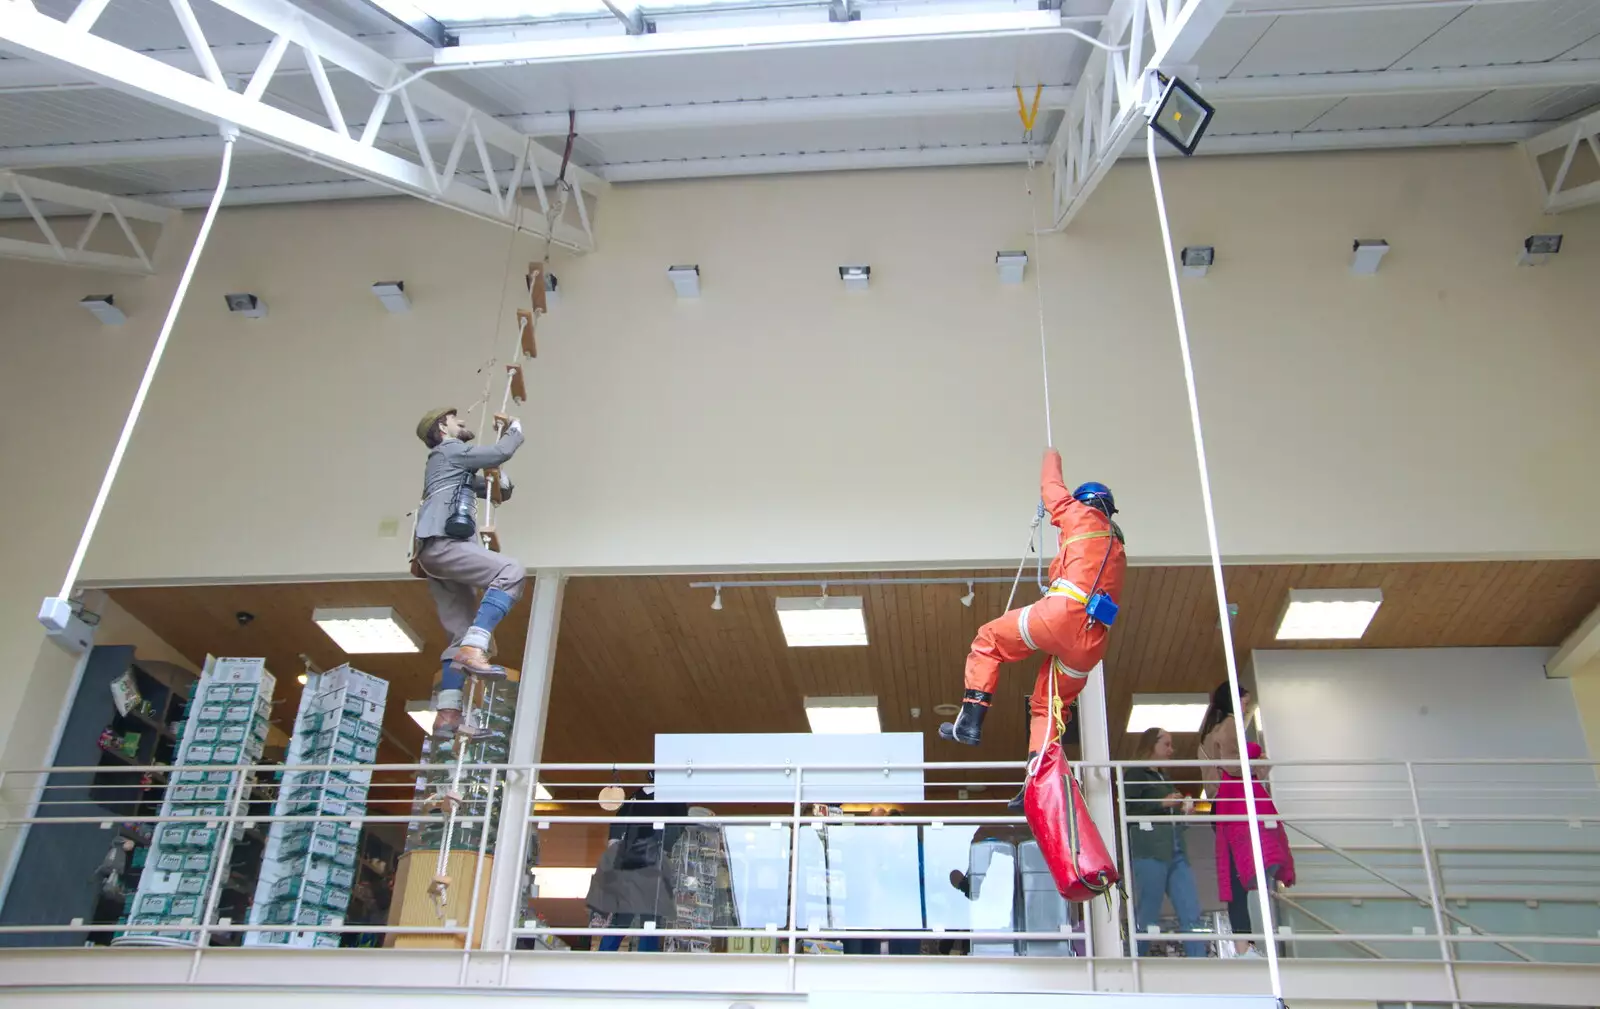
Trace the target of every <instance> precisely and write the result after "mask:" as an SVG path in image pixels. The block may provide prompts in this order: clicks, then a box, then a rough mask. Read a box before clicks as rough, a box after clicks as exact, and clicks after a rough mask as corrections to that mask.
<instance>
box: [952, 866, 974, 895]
mask: <svg viewBox="0 0 1600 1009" xmlns="http://www.w3.org/2000/svg"><path fill="white" fill-rule="evenodd" d="M950 885H951V886H953V887H955V888H956V889H957V890H960V891H961V896H963V897H965V898H967V899H968V900H971V899H972V880H971V879H970V878H968V876H967V874H966V873H964V872H962V871H961V870H960V869H951V870H950Z"/></svg>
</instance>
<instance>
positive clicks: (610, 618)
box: [111, 561, 1600, 763]
mask: <svg viewBox="0 0 1600 1009" xmlns="http://www.w3.org/2000/svg"><path fill="white" fill-rule="evenodd" d="M1010 574H1012V572H1010V571H1005V572H991V571H970V572H951V571H940V572H929V573H928V576H930V577H932V576H936V577H942V578H951V577H954V578H967V577H982V576H994V575H1003V576H1009V575H1010ZM716 577H717V576H715V575H704V576H695V577H691V576H688V575H671V576H648V577H595V578H575V579H573V580H572V581H571V582H569V583H568V587H567V592H566V598H565V602H564V604H563V609H562V621H561V636H560V639H559V641H558V642H557V650H556V670H555V680H554V684H553V686H552V692H551V710H550V717H549V723H548V730H547V737H546V747H545V757H546V759H548V760H551V761H571V762H576V761H583V762H597V763H606V762H613V761H614V762H634V761H647V760H649V759H650V757H651V755H652V753H653V739H654V736H655V734H656V733H658V732H804V731H806V729H807V724H806V719H805V713H804V709H803V704H802V699H803V698H804V697H806V696H838V695H873V696H876V697H877V698H878V702H879V710H880V713H881V716H882V719H883V724H884V728H885V729H887V730H890V731H897V732H917V731H920V732H923V733H925V734H926V735H927V736H928V743H927V750H926V752H927V755H928V759H930V760H972V759H988V760H995V759H1009V758H1012V757H1018V756H1020V755H1021V753H1022V751H1023V748H1024V746H1025V740H1026V736H1025V732H1026V719H1025V718H1024V715H1023V705H1024V701H1023V698H1024V697H1025V696H1026V694H1027V692H1028V689H1029V688H1030V686H1031V684H1032V680H1033V675H1034V672H1035V670H1036V669H1037V663H1036V662H1033V661H1030V662H1026V663H1019V664H1016V665H1015V666H1012V667H1008V668H1007V669H1006V670H1005V672H1004V678H1003V680H1002V685H1001V689H1000V693H999V696H998V699H997V702H996V704H995V707H994V710H993V711H992V712H991V714H990V716H989V719H988V722H987V724H986V726H985V738H986V743H985V745H984V746H983V747H982V748H979V749H969V748H966V747H960V746H956V745H954V744H950V743H945V742H943V741H941V740H939V739H938V738H937V737H936V735H935V729H936V728H937V726H938V723H939V722H940V721H941V720H942V719H941V718H940V716H938V715H935V714H934V713H933V709H934V706H935V705H938V704H945V703H954V702H956V701H957V700H959V699H960V696H961V672H962V666H963V662H964V659H965V656H966V651H967V646H968V645H969V643H970V642H971V640H972V637H973V635H974V634H975V633H976V631H977V629H978V626H979V624H980V623H981V622H982V621H984V620H986V619H989V618H990V617H992V616H993V615H995V614H997V613H999V612H1000V611H1001V609H1002V607H1003V606H1004V605H1005V601H1006V594H1007V590H1008V589H1009V585H1008V584H987V585H978V586H976V587H975V590H976V600H975V602H974V604H973V605H972V606H971V607H965V606H962V605H961V602H960V599H961V596H962V595H963V594H964V593H965V591H966V590H965V586H964V585H904V584H898V585H869V586H844V585H838V586H835V587H834V588H833V589H832V592H831V594H833V595H860V596H862V597H863V599H864V600H865V608H866V618H867V633H868V638H869V642H870V644H869V645H867V646H866V647H856V648H789V647H787V646H786V644H785V643H784V639H783V634H782V632H781V630H780V629H779V627H778V622H777V618H776V616H775V614H774V610H773V599H774V598H775V597H777V596H806V595H815V594H816V589H814V588H785V587H772V588H767V587H759V588H728V589H724V590H723V592H722V602H723V608H722V609H721V610H713V609H711V600H712V593H711V591H710V590H707V589H690V588H689V583H690V582H691V581H714V580H715V578H716ZM728 577H729V578H730V579H731V580H751V579H752V576H750V575H739V576H732V575H730V576H728ZM774 577H775V578H776V577H782V578H792V577H794V576H792V575H787V576H774ZM806 577H808V578H809V577H815V578H817V579H818V580H824V579H830V578H831V579H835V580H837V579H841V578H862V577H875V576H874V575H872V574H865V573H861V572H853V573H849V574H845V573H840V572H832V573H821V574H817V575H814V576H809V575H808V576H806ZM876 577H888V578H909V577H916V574H915V573H911V572H883V573H880V574H879V575H877V576H876ZM1030 579H1031V572H1029V573H1028V574H1027V575H1025V577H1024V585H1023V586H1022V588H1021V589H1020V590H1019V594H1018V602H1019V603H1020V602H1023V601H1026V600H1027V599H1028V598H1030V597H1031V596H1032V592H1031V590H1030V588H1029V585H1030V584H1031V581H1030ZM1226 582H1227V586H1228V596H1229V599H1230V600H1231V601H1232V602H1234V603H1235V604H1236V605H1237V606H1238V615H1237V617H1236V618H1235V620H1234V622H1233V630H1234V635H1235V643H1236V646H1237V648H1238V650H1239V654H1240V655H1241V657H1242V656H1244V655H1246V654H1248V653H1249V651H1250V650H1252V649H1255V648H1272V647H1298V648H1338V647H1352V646H1355V647H1363V648H1419V647H1447V646H1481V647H1487V646H1512V645H1549V646H1553V645H1556V644H1558V643H1559V642H1560V641H1561V640H1562V639H1563V638H1564V637H1565V636H1566V635H1567V634H1568V633H1569V632H1570V631H1571V630H1572V628H1574V627H1576V626H1577V625H1578V623H1579V622H1580V621H1581V620H1582V619H1583V618H1584V617H1585V616H1586V615H1587V614H1588V613H1589V612H1590V611H1591V610H1593V609H1594V608H1595V607H1596V606H1597V605H1600V561H1504V562H1473V563H1429V564H1339V565H1304V564H1296V565H1259V566H1236V567H1231V568H1229V569H1228V570H1227V572H1226ZM1338 587H1354V588H1370V587H1376V588H1381V589H1382V590H1383V592H1384V604H1383V606H1382V607H1381V608H1379V610H1378V613H1377V616H1376V617H1375V618H1374V619H1373V622H1372V625H1371V627H1369V628H1368V631H1367V634H1366V637H1365V638H1363V639H1362V640H1361V641H1360V642H1355V643H1349V644H1342V643H1330V642H1316V643H1295V644H1285V645H1279V644H1278V643H1277V642H1276V641H1274V639H1273V635H1274V633H1275V631H1276V629H1277V622H1278V618H1279V616H1280V615H1281V612H1282V608H1283V605H1284V602H1285V599H1286V594H1287V592H1288V590H1289V589H1290V588H1338ZM111 594H112V596H113V598H115V599H116V601H117V602H118V603H119V604H121V605H122V606H123V607H124V608H125V609H127V610H128V611H129V612H130V613H131V614H132V615H133V616H135V617H136V618H138V619H139V620H140V621H142V622H143V623H145V624H146V625H147V626H148V627H150V629H151V630H152V631H154V632H155V633H156V634H157V635H159V636H160V637H162V638H164V639H165V640H166V641H167V642H168V643H170V644H171V645H172V646H173V647H174V648H176V649H178V650H179V651H180V652H182V653H183V654H184V655H186V656H187V657H189V658H190V659H191V660H193V661H196V662H198V661H200V660H202V659H203V658H204V657H205V655H206V653H208V652H209V653H211V654H216V655H263V656H266V658H267V660H268V666H269V668H271V669H272V670H273V672H274V673H276V674H277V676H278V681H279V682H278V693H277V696H278V698H279V701H280V703H279V706H278V708H277V711H278V719H277V720H278V721H279V722H280V723H286V722H287V720H288V719H289V718H290V717H292V712H293V711H294V710H295V705H296V704H297V703H298V697H299V687H298V685H297V684H296V683H295V679H294V677H295V674H296V673H297V672H298V671H299V669H300V663H299V661H298V659H297V658H296V656H297V655H298V654H299V653H301V652H304V653H306V654H308V655H310V656H311V658H312V659H313V661H315V662H317V663H318V664H319V665H320V666H322V667H329V666H333V665H337V664H338V663H340V662H342V661H345V659H346V656H344V655H342V654H341V653H340V651H339V649H338V648H337V646H335V645H334V644H333V642H332V641H331V640H329V639H328V638H327V637H326V636H325V635H324V634H323V633H322V632H321V631H320V630H319V629H318V628H317V627H316V626H315V625H314V624H313V623H312V622H311V611H312V610H313V609H314V608H316V607H318V606H373V605H391V606H394V607H396V609H398V610H399V611H400V613H401V615H402V617H403V618H404V619H405V620H406V622H407V623H408V624H410V625H411V627H412V628H413V629H414V630H416V631H417V632H418V633H420V634H422V635H423V636H424V637H425V638H426V642H425V645H424V648H423V651H422V653H421V654H419V655H406V656H359V657H353V658H352V659H351V661H352V662H353V664H354V665H355V666H357V667H358V668H360V669H363V670H365V671H367V672H370V673H373V674H374V675H378V676H382V677H384V678H386V679H388V680H389V681H390V683H391V684H392V689H393V693H392V694H391V702H390V705H389V712H388V715H387V718H386V728H387V729H389V730H390V735H391V736H392V737H393V738H396V739H399V740H402V741H403V742H405V743H407V744H408V745H409V747H410V748H411V749H412V751H413V752H414V751H415V748H416V745H417V744H418V743H420V740H421V731H420V730H419V729H418V728H417V727H416V725H415V723H413V722H412V721H411V720H410V719H409V718H408V717H407V716H406V715H405V712H404V707H405V705H404V702H405V701H406V700H409V699H416V698H421V697H426V696H427V695H428V693H429V691H430V688H431V684H432V682H433V677H434V675H435V673H436V660H435V656H436V655H437V654H438V652H439V651H440V650H441V649H442V648H443V647H444V640H443V638H444V635H443V632H442V630H440V628H439V627H438V623H437V621H436V619H435V617H434V613H433V606H432V602H431V600H430V599H429V596H428V593H427V588H426V586H425V585H424V584H423V583H422V582H420V581H410V580H408V581H398V582H343V583H329V584H315V585H279V584H272V585H229V586H206V587H181V588H148V589H122V590H115V591H113V592H112V593H111ZM527 607H528V601H527V598H526V597H525V598H524V599H523V601H522V602H521V603H519V605H518V607H517V609H516V610H515V611H514V612H513V613H512V615H511V616H510V617H508V618H507V619H506V621H505V623H504V624H503V625H502V633H501V634H500V635H499V644H500V648H501V658H502V659H503V660H504V661H506V662H507V663H508V664H511V665H516V664H518V662H519V660H520V656H521V653H522V648H523V642H524V635H525V632H526V624H527V612H528V611H527ZM239 610H246V611H249V612H251V613H254V614H255V617H256V618H255V620H254V621H252V622H251V623H250V624H249V625H248V626H245V627H240V626H239V625H238V623H237V622H236V621H235V619H234V614H235V612H237V611H239ZM1106 675H1107V679H1108V689H1107V705H1108V715H1109V718H1110V721H1111V725H1112V727H1113V732H1112V740H1113V745H1114V752H1115V753H1116V754H1117V755H1119V756H1124V755H1127V750H1126V748H1127V746H1129V745H1130V744H1131V742H1132V740H1131V738H1128V737H1127V736H1126V734H1125V733H1122V732H1119V731H1116V728H1117V727H1118V726H1121V725H1124V724H1126V720H1127V715H1128V709H1129V707H1130V705H1131V703H1132V697H1133V695H1134V694H1135V693H1191V692H1201V691H1209V690H1210V689H1212V688H1213V687H1214V686H1215V685H1216V684H1217V683H1218V682H1220V681H1221V680H1222V679H1223V678H1224V677H1225V675H1226V674H1225V667H1224V664H1223V654H1222V635H1221V628H1220V622H1219V620H1218V618H1217V612H1216V603H1215V597H1214V595H1213V590H1212V577H1211V571H1210V569H1209V568H1207V567H1141V568H1133V569H1130V570H1129V572H1128V576H1127V582H1126V588H1125V591H1124V598H1123V608H1122V617H1121V619H1120V620H1119V621H1118V624H1117V627H1116V629H1115V631H1114V632H1113V633H1112V638H1111V648H1110V651H1109V652H1108V654H1107V657H1106ZM913 709H917V710H919V711H920V715H918V716H916V717H913V715H912V713H911V712H912V710H913ZM1183 745H1184V742H1183V741H1182V740H1180V750H1181V749H1182V747H1183ZM380 759H383V760H386V761H395V762H400V761H403V760H408V759H410V758H409V757H408V756H403V755H402V751H401V749H400V748H399V747H396V746H394V745H393V744H392V743H390V744H388V745H386V747H385V749H384V750H383V751H381V752H380Z"/></svg>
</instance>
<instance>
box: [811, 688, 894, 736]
mask: <svg viewBox="0 0 1600 1009" xmlns="http://www.w3.org/2000/svg"><path fill="white" fill-rule="evenodd" d="M806 720H807V721H809V722H810V723H811V731H812V732H815V733H818V734H819V735H823V734H826V735H863V734H870V733H875V732H882V731H883V725H882V723H880V722H879V721H878V699H877V698H876V697H807V698H806Z"/></svg>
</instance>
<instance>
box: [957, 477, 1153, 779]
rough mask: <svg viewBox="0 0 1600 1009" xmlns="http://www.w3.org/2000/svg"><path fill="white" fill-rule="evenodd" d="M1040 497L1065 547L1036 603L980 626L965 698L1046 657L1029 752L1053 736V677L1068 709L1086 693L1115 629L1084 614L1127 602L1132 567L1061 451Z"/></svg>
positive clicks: (1032, 706)
mask: <svg viewBox="0 0 1600 1009" xmlns="http://www.w3.org/2000/svg"><path fill="white" fill-rule="evenodd" d="M1039 492H1040V495H1041V496H1042V498H1043V499H1044V507H1045V511H1046V512H1047V513H1048V514H1049V516H1050V524H1051V525H1053V526H1055V527H1056V528H1057V529H1059V530H1061V545H1060V548H1059V550H1058V552H1057V554H1056V557H1055V559H1054V560H1053V561H1051V562H1050V590H1049V592H1048V593H1047V594H1046V595H1045V597H1044V598H1043V599H1040V600H1039V601H1038V602H1036V603H1033V604H1032V605H1030V606H1024V607H1022V608H1021V609H1016V610H1010V611H1008V612H1006V613H1004V614H1001V615H1000V616H999V617H997V618H995V619H994V620H991V621H989V622H988V623H986V624H984V625H983V626H982V627H980V628H978V636H977V638H975V639H974V640H973V642H972V653H971V654H970V655H968V656H967V670H966V689H967V696H968V697H969V698H970V697H973V696H974V694H973V692H974V691H981V693H982V695H984V696H986V697H987V696H989V695H992V694H993V693H994V691H995V688H996V687H997V686H999V684H1000V664H1001V663H1003V662H1020V661H1021V660H1023V659H1026V658H1027V657H1028V656H1030V655H1032V654H1033V653H1035V652H1045V653H1046V655H1045V658H1044V662H1043V663H1042V664H1041V665H1040V667H1039V676H1038V679H1037V680H1036V681H1035V682H1034V687H1033V694H1032V695H1031V696H1030V697H1029V698H1028V713H1029V716H1030V717H1029V722H1028V751H1029V752H1030V753H1037V752H1038V751H1040V750H1041V749H1043V748H1044V744H1045V740H1046V739H1048V738H1049V736H1050V726H1051V718H1050V676H1051V675H1054V676H1055V677H1056V695H1057V696H1058V697H1060V698H1061V702H1062V704H1064V705H1065V704H1070V703H1072V699H1073V698H1075V697H1077V696H1078V694H1080V693H1082V692H1083V688H1084V684H1085V683H1087V682H1088V679H1089V673H1090V672H1091V671H1093V669H1094V667H1095V664H1096V663H1098V662H1099V661H1100V660H1101V659H1102V658H1104V657H1105V654H1106V643H1107V639H1108V637H1109V634H1110V631H1111V628H1109V627H1107V626H1106V625H1105V624H1102V623H1099V622H1094V623H1090V621H1089V618H1088V615H1087V614H1086V613H1085V611H1084V607H1085V605H1086V604H1087V603H1088V596H1089V593H1092V592H1104V593H1106V594H1107V595H1109V596H1111V601H1112V602H1114V603H1117V604H1118V605H1121V601H1122V578H1123V573H1124V572H1125V571H1126V570H1127V567H1128V557H1127V553H1126V551H1125V550H1124V549H1123V545H1122V542H1121V539H1120V537H1119V536H1118V535H1117V533H1116V531H1115V529H1114V526H1113V523H1112V521H1111V519H1110V518H1108V517H1107V516H1106V515H1104V514H1103V513H1101V512H1100V511H1099V510H1097V509H1095V508H1091V507H1089V506H1088V505H1086V504H1084V503H1082V502H1081V501H1078V500H1077V499H1075V498H1074V497H1073V496H1072V494H1071V492H1069V491H1068V490H1067V486H1066V484H1065V483H1063V482H1062V479H1061V454H1060V453H1059V452H1056V451H1054V450H1051V451H1050V452H1047V453H1046V454H1045V458H1044V466H1043V472H1042V473H1041V475H1040V477H1039ZM1108 552H1109V556H1107V554H1108ZM1102 564H1104V569H1102V567H1101V565H1102ZM1097 573H1098V574H1099V576H1100V577H1099V583H1098V585H1097V584H1096V581H1095V575H1096V574H1097Z"/></svg>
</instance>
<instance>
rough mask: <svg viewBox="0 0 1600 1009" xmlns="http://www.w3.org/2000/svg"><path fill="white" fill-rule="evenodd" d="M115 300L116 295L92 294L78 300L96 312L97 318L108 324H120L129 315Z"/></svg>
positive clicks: (126, 319)
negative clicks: (125, 313) (123, 311)
mask: <svg viewBox="0 0 1600 1009" xmlns="http://www.w3.org/2000/svg"><path fill="white" fill-rule="evenodd" d="M115 301H116V298H115V296H114V295H110V294H91V295H89V296H88V297H87V298H84V299H83V300H82V301H80V302H78V304H80V305H82V306H83V307H84V308H87V309H88V310H89V311H90V312H92V313H93V314H94V317H95V318H96V319H99V320H100V321H101V322H103V323H105V324H106V325H107V326H120V325H122V324H123V323H124V322H127V321H128V317H127V316H126V315H124V314H122V309H120V308H118V307H117V306H116V304H115Z"/></svg>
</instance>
